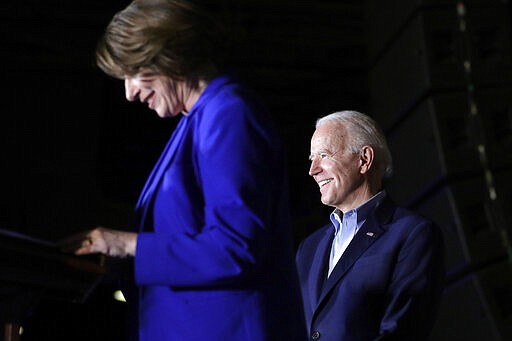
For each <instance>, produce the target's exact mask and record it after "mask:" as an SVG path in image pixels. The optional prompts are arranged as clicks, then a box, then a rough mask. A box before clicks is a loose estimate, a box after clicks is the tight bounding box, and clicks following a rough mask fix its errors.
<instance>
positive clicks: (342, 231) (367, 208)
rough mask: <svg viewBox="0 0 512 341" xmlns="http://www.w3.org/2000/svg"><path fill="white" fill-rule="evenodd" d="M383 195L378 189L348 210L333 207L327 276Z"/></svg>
mask: <svg viewBox="0 0 512 341" xmlns="http://www.w3.org/2000/svg"><path fill="white" fill-rule="evenodd" d="M385 196H386V192H385V191H380V192H378V193H377V194H375V195H374V196H373V197H371V198H370V199H368V200H367V201H365V202H364V203H363V204H361V205H359V206H358V207H356V208H354V209H351V210H350V211H347V212H345V213H343V212H341V211H340V210H339V209H335V210H334V211H333V212H332V213H331V216H330V218H331V222H332V224H333V225H334V239H333V241H332V246H331V254H330V257H329V272H328V274H327V277H329V276H330V275H331V272H332V270H333V269H334V267H335V266H336V264H337V263H338V261H339V260H340V258H341V256H342V255H343V253H344V252H345V250H346V249H347V247H348V245H349V244H350V242H351V241H352V239H353V238H354V236H355V235H356V233H357V231H359V229H360V228H361V226H362V225H363V224H364V222H365V221H366V219H367V217H368V216H369V214H370V213H371V212H373V210H374V209H375V207H376V206H377V205H378V204H379V202H381V201H382V199H383V198H384V197H385Z"/></svg>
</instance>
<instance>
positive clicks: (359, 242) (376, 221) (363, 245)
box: [317, 198, 394, 307]
mask: <svg viewBox="0 0 512 341" xmlns="http://www.w3.org/2000/svg"><path fill="white" fill-rule="evenodd" d="M393 212H394V205H393V204H392V202H391V201H390V200H389V199H387V198H386V199H384V200H383V202H382V203H381V204H380V205H379V206H378V207H377V208H376V209H375V212H374V214H372V215H370V216H369V217H368V219H367V220H366V221H365V222H364V224H363V225H362V226H361V228H360V229H359V231H358V232H357V233H356V235H355V236H354V239H352V241H351V242H350V244H349V246H348V247H347V249H346V250H345V252H344V253H343V255H342V256H341V258H340V260H339V261H338V263H337V264H336V266H335V267H334V269H333V271H332V273H331V276H329V278H328V279H327V280H326V281H325V284H324V287H323V289H322V293H321V294H320V297H319V300H318V305H320V304H321V303H322V301H323V300H324V299H325V298H326V296H327V295H328V294H329V292H330V291H331V290H332V289H333V288H334V286H335V285H336V284H337V283H338V282H339V281H340V280H341V279H342V278H343V277H344V276H345V274H346V273H347V271H348V270H349V269H350V268H351V267H352V265H353V264H354V263H355V262H356V261H357V259H359V257H361V255H362V254H363V253H364V252H365V251H366V250H367V249H368V248H369V247H370V246H371V245H372V244H373V243H374V242H375V241H376V240H377V239H379V237H380V236H381V235H382V234H383V233H385V231H386V228H387V226H386V224H387V222H388V221H389V218H390V217H391V215H392V213H393ZM318 305H317V307H318Z"/></svg>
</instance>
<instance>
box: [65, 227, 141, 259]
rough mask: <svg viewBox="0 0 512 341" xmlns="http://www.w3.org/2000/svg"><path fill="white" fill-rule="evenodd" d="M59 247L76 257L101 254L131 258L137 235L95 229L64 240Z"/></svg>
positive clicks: (99, 228) (102, 228)
mask: <svg viewBox="0 0 512 341" xmlns="http://www.w3.org/2000/svg"><path fill="white" fill-rule="evenodd" d="M61 246H62V248H63V249H64V250H65V251H72V252H73V253H74V254H76V255H88V254H93V253H101V254H104V255H107V256H111V257H120V258H123V257H128V256H132V257H133V256H135V249H136V247H137V233H134V232H126V231H119V230H112V229H107V228H104V227H97V228H95V229H93V230H90V231H87V232H84V233H81V234H78V235H75V236H73V237H71V238H68V239H66V240H65V241H64V242H62V243H61Z"/></svg>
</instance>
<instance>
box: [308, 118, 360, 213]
mask: <svg viewBox="0 0 512 341" xmlns="http://www.w3.org/2000/svg"><path fill="white" fill-rule="evenodd" d="M348 141H349V136H348V134H347V130H346V128H345V126H344V125H343V124H340V123H325V124H323V125H321V126H320V127H318V128H317V129H316V131H315V133H314V134H313V137H312V138H311V155H310V160H311V167H310V169H309V175H311V176H312V177H313V178H314V179H315V181H316V183H317V184H318V186H319V187H320V193H321V200H322V203H323V204H324V205H328V206H333V207H336V208H338V209H340V210H341V211H342V212H347V211H348V210H350V209H352V208H355V207H357V206H358V205H359V202H358V200H359V196H360V194H361V188H362V185H363V183H364V178H363V175H362V174H361V172H360V166H361V159H360V154H354V153H353V152H351V151H349V150H348Z"/></svg>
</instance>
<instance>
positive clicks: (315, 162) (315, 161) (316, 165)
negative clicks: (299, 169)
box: [309, 158, 320, 176]
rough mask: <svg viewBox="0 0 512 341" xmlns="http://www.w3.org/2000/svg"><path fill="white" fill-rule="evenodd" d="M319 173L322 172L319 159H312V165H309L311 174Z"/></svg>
mask: <svg viewBox="0 0 512 341" xmlns="http://www.w3.org/2000/svg"><path fill="white" fill-rule="evenodd" d="M318 173H320V167H319V161H318V158H313V159H312V160H311V166H310V167H309V175H310V176H313V175H315V174H318Z"/></svg>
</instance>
